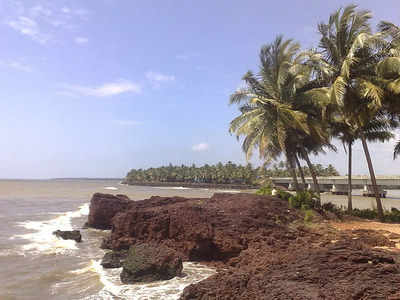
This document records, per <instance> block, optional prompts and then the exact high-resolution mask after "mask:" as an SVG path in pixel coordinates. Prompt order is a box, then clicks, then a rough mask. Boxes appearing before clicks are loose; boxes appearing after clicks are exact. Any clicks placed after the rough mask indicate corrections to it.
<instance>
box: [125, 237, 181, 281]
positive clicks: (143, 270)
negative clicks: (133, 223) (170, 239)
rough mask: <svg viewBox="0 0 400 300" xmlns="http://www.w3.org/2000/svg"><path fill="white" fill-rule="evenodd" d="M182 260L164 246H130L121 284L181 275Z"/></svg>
mask: <svg viewBox="0 0 400 300" xmlns="http://www.w3.org/2000/svg"><path fill="white" fill-rule="evenodd" d="M182 268H183V266H182V259H181V258H180V256H178V253H177V252H176V251H175V250H173V249H171V248H168V247H166V246H157V245H156V244H140V245H134V246H131V247H130V249H129V252H128V256H127V258H126V260H125V262H124V263H123V270H122V273H121V281H122V282H123V283H135V282H151V281H157V280H168V279H171V278H174V277H175V276H180V275H181V274H182Z"/></svg>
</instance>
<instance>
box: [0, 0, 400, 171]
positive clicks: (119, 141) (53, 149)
mask: <svg viewBox="0 0 400 300" xmlns="http://www.w3.org/2000/svg"><path fill="white" fill-rule="evenodd" d="M350 3H356V4H357V3H360V8H363V9H370V10H372V12H373V14H374V21H373V22H374V23H377V22H378V21H380V20H387V21H391V22H393V23H395V24H399V23H400V22H399V21H400V18H399V17H400V2H398V1H385V2H384V4H385V5H382V4H381V3H378V2H376V1H372V0H367V1H358V2H357V1H329V2H326V1H317V0H312V1H307V2H305V1H288V0H287V1H274V2H270V1H227V0H221V1H208V0H207V1H168V0H165V1H128V0H126V1H123V0H120V1H117V0H87V1H74V0H68V1H67V0H65V1H64V0H57V1H45V0H38V1H31V0H24V1H13V0H0V34H1V36H2V40H3V44H2V47H0V83H1V89H0V113H1V118H0V137H1V139H0V166H1V167H0V178H54V177H123V176H125V175H126V173H127V172H128V171H129V170H130V169H131V168H147V167H158V166H161V165H167V164H169V163H172V164H179V165H180V164H192V163H195V164H197V165H203V164H205V163H208V164H213V163H217V162H219V161H222V162H227V161H233V162H235V163H241V164H245V163H246V161H245V156H244V154H243V153H242V152H241V147H240V143H239V142H238V141H237V140H236V138H235V137H233V136H231V135H230V134H229V133H228V126H229V122H230V120H232V119H233V118H234V117H235V116H236V115H237V114H238V111H237V108H236V107H235V106H229V105H228V100H229V95H230V94H231V93H232V92H233V91H234V90H235V89H236V88H237V87H238V86H239V85H240V84H241V77H242V76H243V75H244V74H245V72H246V71H247V70H254V71H257V66H258V53H259V50H260V48H261V46H262V45H263V44H266V43H269V42H272V41H273V40H274V38H275V37H276V36H277V35H278V34H284V36H285V37H286V38H294V39H295V40H296V41H299V42H300V43H301V44H302V46H303V48H309V47H316V46H317V43H318V34H317V30H316V28H317V24H318V23H319V22H321V21H323V22H326V21H327V20H328V17H329V14H330V13H332V12H333V11H334V10H335V9H337V8H339V7H342V6H345V5H347V4H350ZM393 145H394V141H391V142H388V143H385V144H371V146H370V150H371V153H372V157H373V162H374V166H375V168H376V173H377V174H382V175H383V174H400V160H397V161H393V159H392V151H393ZM337 146H338V153H337V154H335V153H332V152H328V153H327V154H326V155H320V156H318V157H313V162H315V163H322V164H324V165H327V164H329V163H331V164H333V165H334V166H335V167H336V168H337V169H338V170H339V172H340V173H341V174H343V175H344V174H346V166H347V162H346V156H345V152H344V151H343V147H342V146H341V145H340V144H339V143H337ZM353 155H354V159H353V161H354V167H353V168H354V174H367V173H368V170H367V166H366V163H365V158H364V155H363V152H362V147H361V145H360V144H356V146H355V150H354V154H353ZM252 162H253V163H255V164H257V163H258V159H257V158H256V157H255V158H254V160H253V161H252Z"/></svg>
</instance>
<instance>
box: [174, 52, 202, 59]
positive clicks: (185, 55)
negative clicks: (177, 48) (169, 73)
mask: <svg viewBox="0 0 400 300" xmlns="http://www.w3.org/2000/svg"><path fill="white" fill-rule="evenodd" d="M197 56H199V54H198V53H181V54H178V55H176V56H175V58H176V59H177V60H183V61H188V60H189V59H192V58H194V57H197Z"/></svg>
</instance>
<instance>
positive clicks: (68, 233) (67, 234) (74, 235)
mask: <svg viewBox="0 0 400 300" xmlns="http://www.w3.org/2000/svg"><path fill="white" fill-rule="evenodd" d="M53 234H54V235H56V236H57V237H59V238H62V239H63V240H74V241H75V242H77V243H80V242H82V235H81V232H80V231H79V230H65V231H64V230H57V231H54V232H53Z"/></svg>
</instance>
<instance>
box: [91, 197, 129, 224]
mask: <svg viewBox="0 0 400 300" xmlns="http://www.w3.org/2000/svg"><path fill="white" fill-rule="evenodd" d="M131 202H133V201H131V200H129V198H128V197H127V196H125V195H116V196H115V195H111V194H101V193H96V194H94V195H93V197H92V199H91V200H90V210H89V216H88V222H87V226H89V227H92V228H97V229H111V219H112V218H113V217H114V216H115V214H117V213H118V212H121V211H124V210H125V209H126V208H127V207H128V205H129V204H130V203H131Z"/></svg>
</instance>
